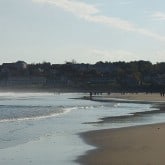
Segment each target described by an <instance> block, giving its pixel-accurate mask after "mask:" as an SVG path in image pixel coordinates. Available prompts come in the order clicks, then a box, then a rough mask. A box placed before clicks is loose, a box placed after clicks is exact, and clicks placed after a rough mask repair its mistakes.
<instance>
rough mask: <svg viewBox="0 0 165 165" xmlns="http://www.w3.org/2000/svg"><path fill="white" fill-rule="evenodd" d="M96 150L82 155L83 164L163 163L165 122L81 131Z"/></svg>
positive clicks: (79, 159)
mask: <svg viewBox="0 0 165 165" xmlns="http://www.w3.org/2000/svg"><path fill="white" fill-rule="evenodd" d="M81 137H82V138H83V139H84V140H85V142H86V143H87V144H90V145H93V146H95V147H96V149H94V150H91V151H88V152H87V153H86V154H85V155H83V156H80V157H79V158H78V162H79V163H80V164H82V165H100V164H101V165H109V164H113V165H132V164H133V165H139V164H140V165H146V164H150V165H155V164H159V165H163V164H164V162H165V157H164V150H165V145H164V138H165V124H151V125H144V126H133V127H127V128H118V129H107V130H101V131H90V132H86V133H83V134H81Z"/></svg>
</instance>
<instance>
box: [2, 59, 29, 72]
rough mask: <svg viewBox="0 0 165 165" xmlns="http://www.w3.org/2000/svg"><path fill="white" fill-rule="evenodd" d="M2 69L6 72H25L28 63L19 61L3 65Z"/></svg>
mask: <svg viewBox="0 0 165 165" xmlns="http://www.w3.org/2000/svg"><path fill="white" fill-rule="evenodd" d="M2 69H3V70H6V71H10V70H17V71H18V70H25V69H27V63H26V62H24V61H17V62H15V63H3V64H2Z"/></svg>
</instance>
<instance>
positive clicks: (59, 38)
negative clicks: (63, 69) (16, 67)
mask: <svg viewBox="0 0 165 165" xmlns="http://www.w3.org/2000/svg"><path fill="white" fill-rule="evenodd" d="M72 59H74V60H76V61H77V62H79V63H81V62H84V63H95V62H97V61H133V60H149V61H151V62H153V63H155V62H161V61H165V1H164V0H0V63H3V62H15V61H17V60H24V61H26V62H27V63H32V62H34V63H38V62H43V61H48V62H51V63H64V62H65V61H71V60H72Z"/></svg>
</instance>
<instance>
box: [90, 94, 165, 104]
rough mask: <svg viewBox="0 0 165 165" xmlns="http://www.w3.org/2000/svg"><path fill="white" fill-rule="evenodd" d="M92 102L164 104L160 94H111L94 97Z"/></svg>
mask: <svg viewBox="0 0 165 165" xmlns="http://www.w3.org/2000/svg"><path fill="white" fill-rule="evenodd" d="M92 99H93V100H94V101H111V102H119V101H120V102H132V103H133V102H135V103H138V102H139V103H165V96H161V95H160V93H148V94H147V93H125V94H121V93H111V94H110V95H107V94H103V95H99V96H98V95H96V96H93V98H92Z"/></svg>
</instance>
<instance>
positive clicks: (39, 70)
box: [0, 61, 165, 93]
mask: <svg viewBox="0 0 165 165" xmlns="http://www.w3.org/2000/svg"><path fill="white" fill-rule="evenodd" d="M0 88H1V89H45V90H47V89H48V90H52V89H53V90H57V89H58V90H70V91H94V92H123V93H124V92H139V91H140V92H163V93H164V90H165V63H164V62H162V63H157V64H152V63H151V62H149V61H133V62H113V63H111V62H101V61H100V62H97V63H96V64H84V63H81V64H80V63H76V62H75V61H72V62H66V63H65V64H51V63H49V62H43V63H37V64H27V63H26V62H24V61H17V62H14V63H3V64H2V65H1V66H0Z"/></svg>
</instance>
